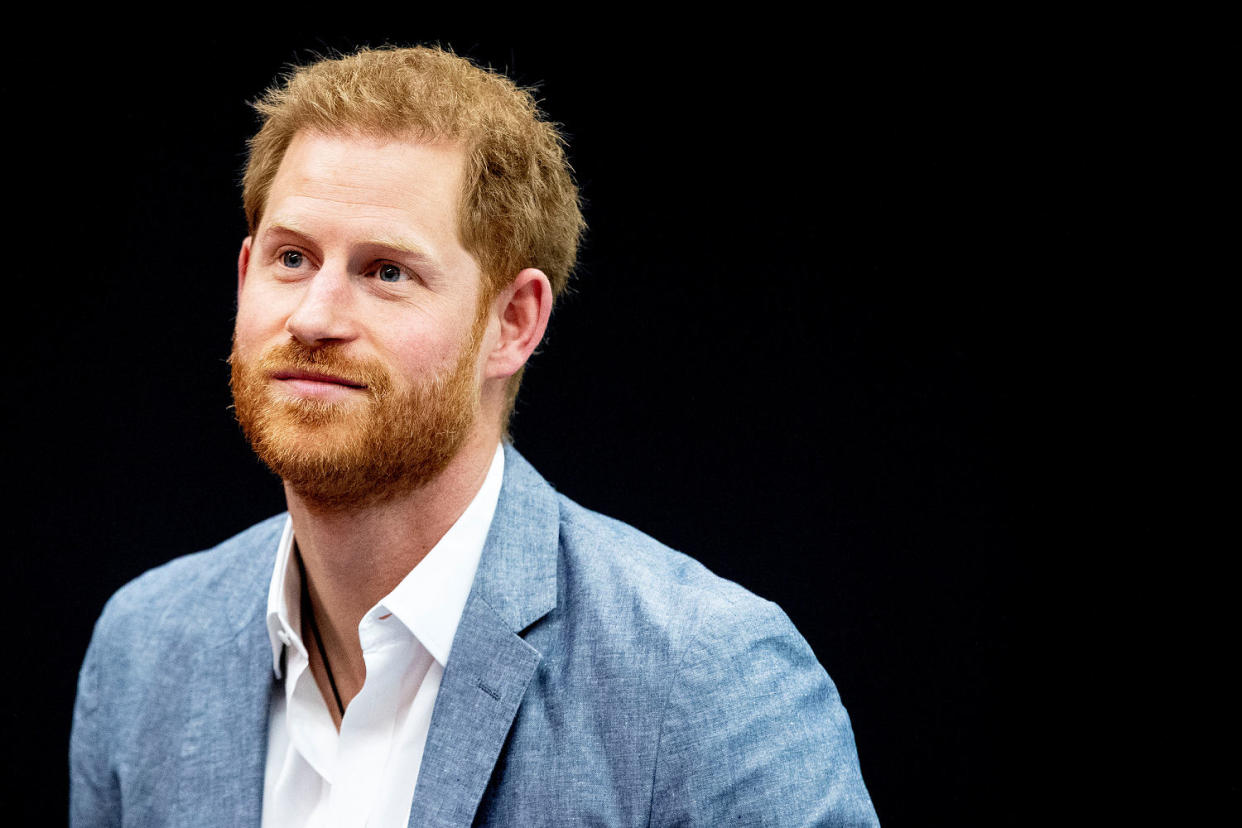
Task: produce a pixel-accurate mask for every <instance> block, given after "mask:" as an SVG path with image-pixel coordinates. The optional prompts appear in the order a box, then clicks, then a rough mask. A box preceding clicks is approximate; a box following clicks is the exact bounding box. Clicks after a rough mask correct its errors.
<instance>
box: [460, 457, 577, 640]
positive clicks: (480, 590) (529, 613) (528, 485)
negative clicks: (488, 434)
mask: <svg viewBox="0 0 1242 828" xmlns="http://www.w3.org/2000/svg"><path fill="white" fill-rule="evenodd" d="M559 538H560V506H559V504H558V502H557V494H556V491H555V490H554V489H553V488H552V486H551V485H549V484H548V482H547V481H546V480H544V479H543V477H541V476H540V474H539V472H537V471H535V469H534V467H533V466H531V464H530V463H528V462H527V461H526V458H524V457H523V456H522V455H521V454H519V453H518V451H517V449H515V448H513V446H512V445H509V444H505V477H504V483H502V484H501V488H500V500H499V502H497V504H496V514H495V517H493V518H492V526H491V529H490V530H489V532H488V535H487V542H486V543H485V544H484V546H483V557H482V558H481V559H480V560H479V570H478V573H477V574H476V575H475V579H474V587H473V590H472V592H471V595H472V596H475V597H478V598H479V599H480V600H482V601H484V602H486V603H487V605H488V606H490V607H491V608H492V609H493V610H495V612H496V614H497V615H499V616H500V617H501V618H502V619H504V621H505V623H506V624H507V625H508V626H509V629H510V630H512V631H513V632H520V631H521V630H523V629H525V628H526V627H529V626H530V625H531V624H533V623H535V622H536V621H538V620H539V619H540V618H542V617H543V616H544V615H546V614H547V613H548V612H549V611H551V610H552V609H553V608H554V607H555V606H556V557H557V544H558V542H559Z"/></svg>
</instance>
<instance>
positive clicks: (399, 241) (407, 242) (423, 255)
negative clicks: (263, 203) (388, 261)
mask: <svg viewBox="0 0 1242 828" xmlns="http://www.w3.org/2000/svg"><path fill="white" fill-rule="evenodd" d="M282 234H283V235H294V236H301V237H303V238H306V239H310V238H314V234H313V233H311V232H310V231H309V230H306V229H303V228H301V227H299V226H298V224H297V222H295V221H289V220H282V221H280V222H273V223H272V224H270V225H268V226H267V229H265V230H264V231H263V238H264V240H266V239H267V238H268V237H269V236H275V235H282ZM360 245H361V246H363V247H380V248H383V249H385V250H390V251H392V252H394V253H401V254H404V255H407V256H413V257H415V258H419V259H430V258H431V254H430V253H429V252H428V251H427V248H425V247H423V246H422V245H420V244H418V243H417V242H415V241H413V240H411V239H407V238H403V237H401V236H395V235H390V234H387V233H380V234H379V235H375V236H371V237H369V238H366V239H363V240H362V241H361V242H360Z"/></svg>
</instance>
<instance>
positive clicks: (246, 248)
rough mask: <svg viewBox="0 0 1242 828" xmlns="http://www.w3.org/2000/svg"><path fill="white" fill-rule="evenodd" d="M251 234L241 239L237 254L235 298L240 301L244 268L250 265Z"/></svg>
mask: <svg viewBox="0 0 1242 828" xmlns="http://www.w3.org/2000/svg"><path fill="white" fill-rule="evenodd" d="M253 238H254V237H253V236H246V238H244V239H242V245H241V252H240V253H238V254H237V300H238V301H239V302H240V301H241V292H242V285H244V284H245V283H246V270H247V269H248V268H249V267H250V243H251V240H252V239H253Z"/></svg>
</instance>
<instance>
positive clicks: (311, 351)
mask: <svg viewBox="0 0 1242 828" xmlns="http://www.w3.org/2000/svg"><path fill="white" fill-rule="evenodd" d="M256 368H257V369H258V370H259V373H260V374H262V375H264V376H271V375H272V374H277V373H280V372H283V371H307V372H316V373H323V374H331V375H332V376H334V377H340V378H341V379H343V380H345V381H347V382H348V383H350V384H351V385H364V386H366V387H367V389H369V390H370V391H371V392H372V393H373V394H382V393H384V392H385V391H387V390H388V389H389V388H391V387H392V379H391V377H390V375H389V373H388V370H387V369H386V368H385V367H384V365H383V363H381V362H380V361H379V360H377V359H354V358H351V357H347V356H345V355H344V354H343V353H342V347H341V346H339V345H320V346H318V347H314V348H312V347H310V346H308V345H305V344H303V343H301V342H299V341H297V340H296V339H294V340H290V341H289V342H286V343H284V344H283V345H276V346H274V347H272V348H270V349H269V350H268V351H267V352H266V353H264V354H263V356H262V357H260V359H259V363H258V365H257V366H256Z"/></svg>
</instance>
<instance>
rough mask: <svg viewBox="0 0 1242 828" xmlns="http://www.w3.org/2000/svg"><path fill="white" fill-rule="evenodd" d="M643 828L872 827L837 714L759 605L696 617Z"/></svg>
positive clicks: (670, 703)
mask: <svg viewBox="0 0 1242 828" xmlns="http://www.w3.org/2000/svg"><path fill="white" fill-rule="evenodd" d="M651 813H652V821H651V824H652V825H780V826H795V825H796V826H801V825H817V826H820V825H823V826H872V825H878V824H879V822H878V820H877V818H876V814H875V809H874V808H873V806H872V804H871V798H870V796H869V795H868V793H867V789H866V786H865V785H864V784H863V780H862V773H861V771H860V769H859V764H858V753H857V750H856V748H855V746H854V736H853V732H852V731H851V729H850V721H849V716H848V715H847V714H846V712H845V708H844V707H843V706H842V705H841V699H840V697H839V696H838V694H837V689H836V687H835V685H834V684H833V683H832V680H831V679H830V678H829V677H828V674H827V673H826V672H825V671H824V668H823V667H821V666H820V664H819V662H818V661H817V660H816V658H815V655H814V653H812V651H811V648H810V645H808V644H807V643H806V641H805V640H804V639H803V638H802V636H801V635H799V633H798V632H797V630H796V629H794V626H793V624H792V623H791V622H790V621H789V619H788V617H787V616H786V615H785V614H784V612H782V611H781V610H780V608H779V607H777V606H776V605H775V604H772V603H770V602H767V601H761V600H758V599H754V598H749V600H746V601H739V602H737V603H730V604H728V605H725V606H717V607H715V608H714V609H710V608H709V609H704V610H702V611H701V612H700V613H699V621H698V624H697V629H696V632H695V635H694V636H693V638H692V639H691V643H690V644H689V645H688V646H687V648H686V650H685V653H684V656H683V657H682V659H681V664H680V666H679V667H678V669H677V673H676V675H675V676H674V678H673V681H672V683H671V688H670V691H669V697H668V700H667V702H666V704H665V711H664V716H663V721H662V724H661V731H660V740H659V747H658V752H657V757H656V770H655V781H654V788H653V792H652V811H651Z"/></svg>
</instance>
